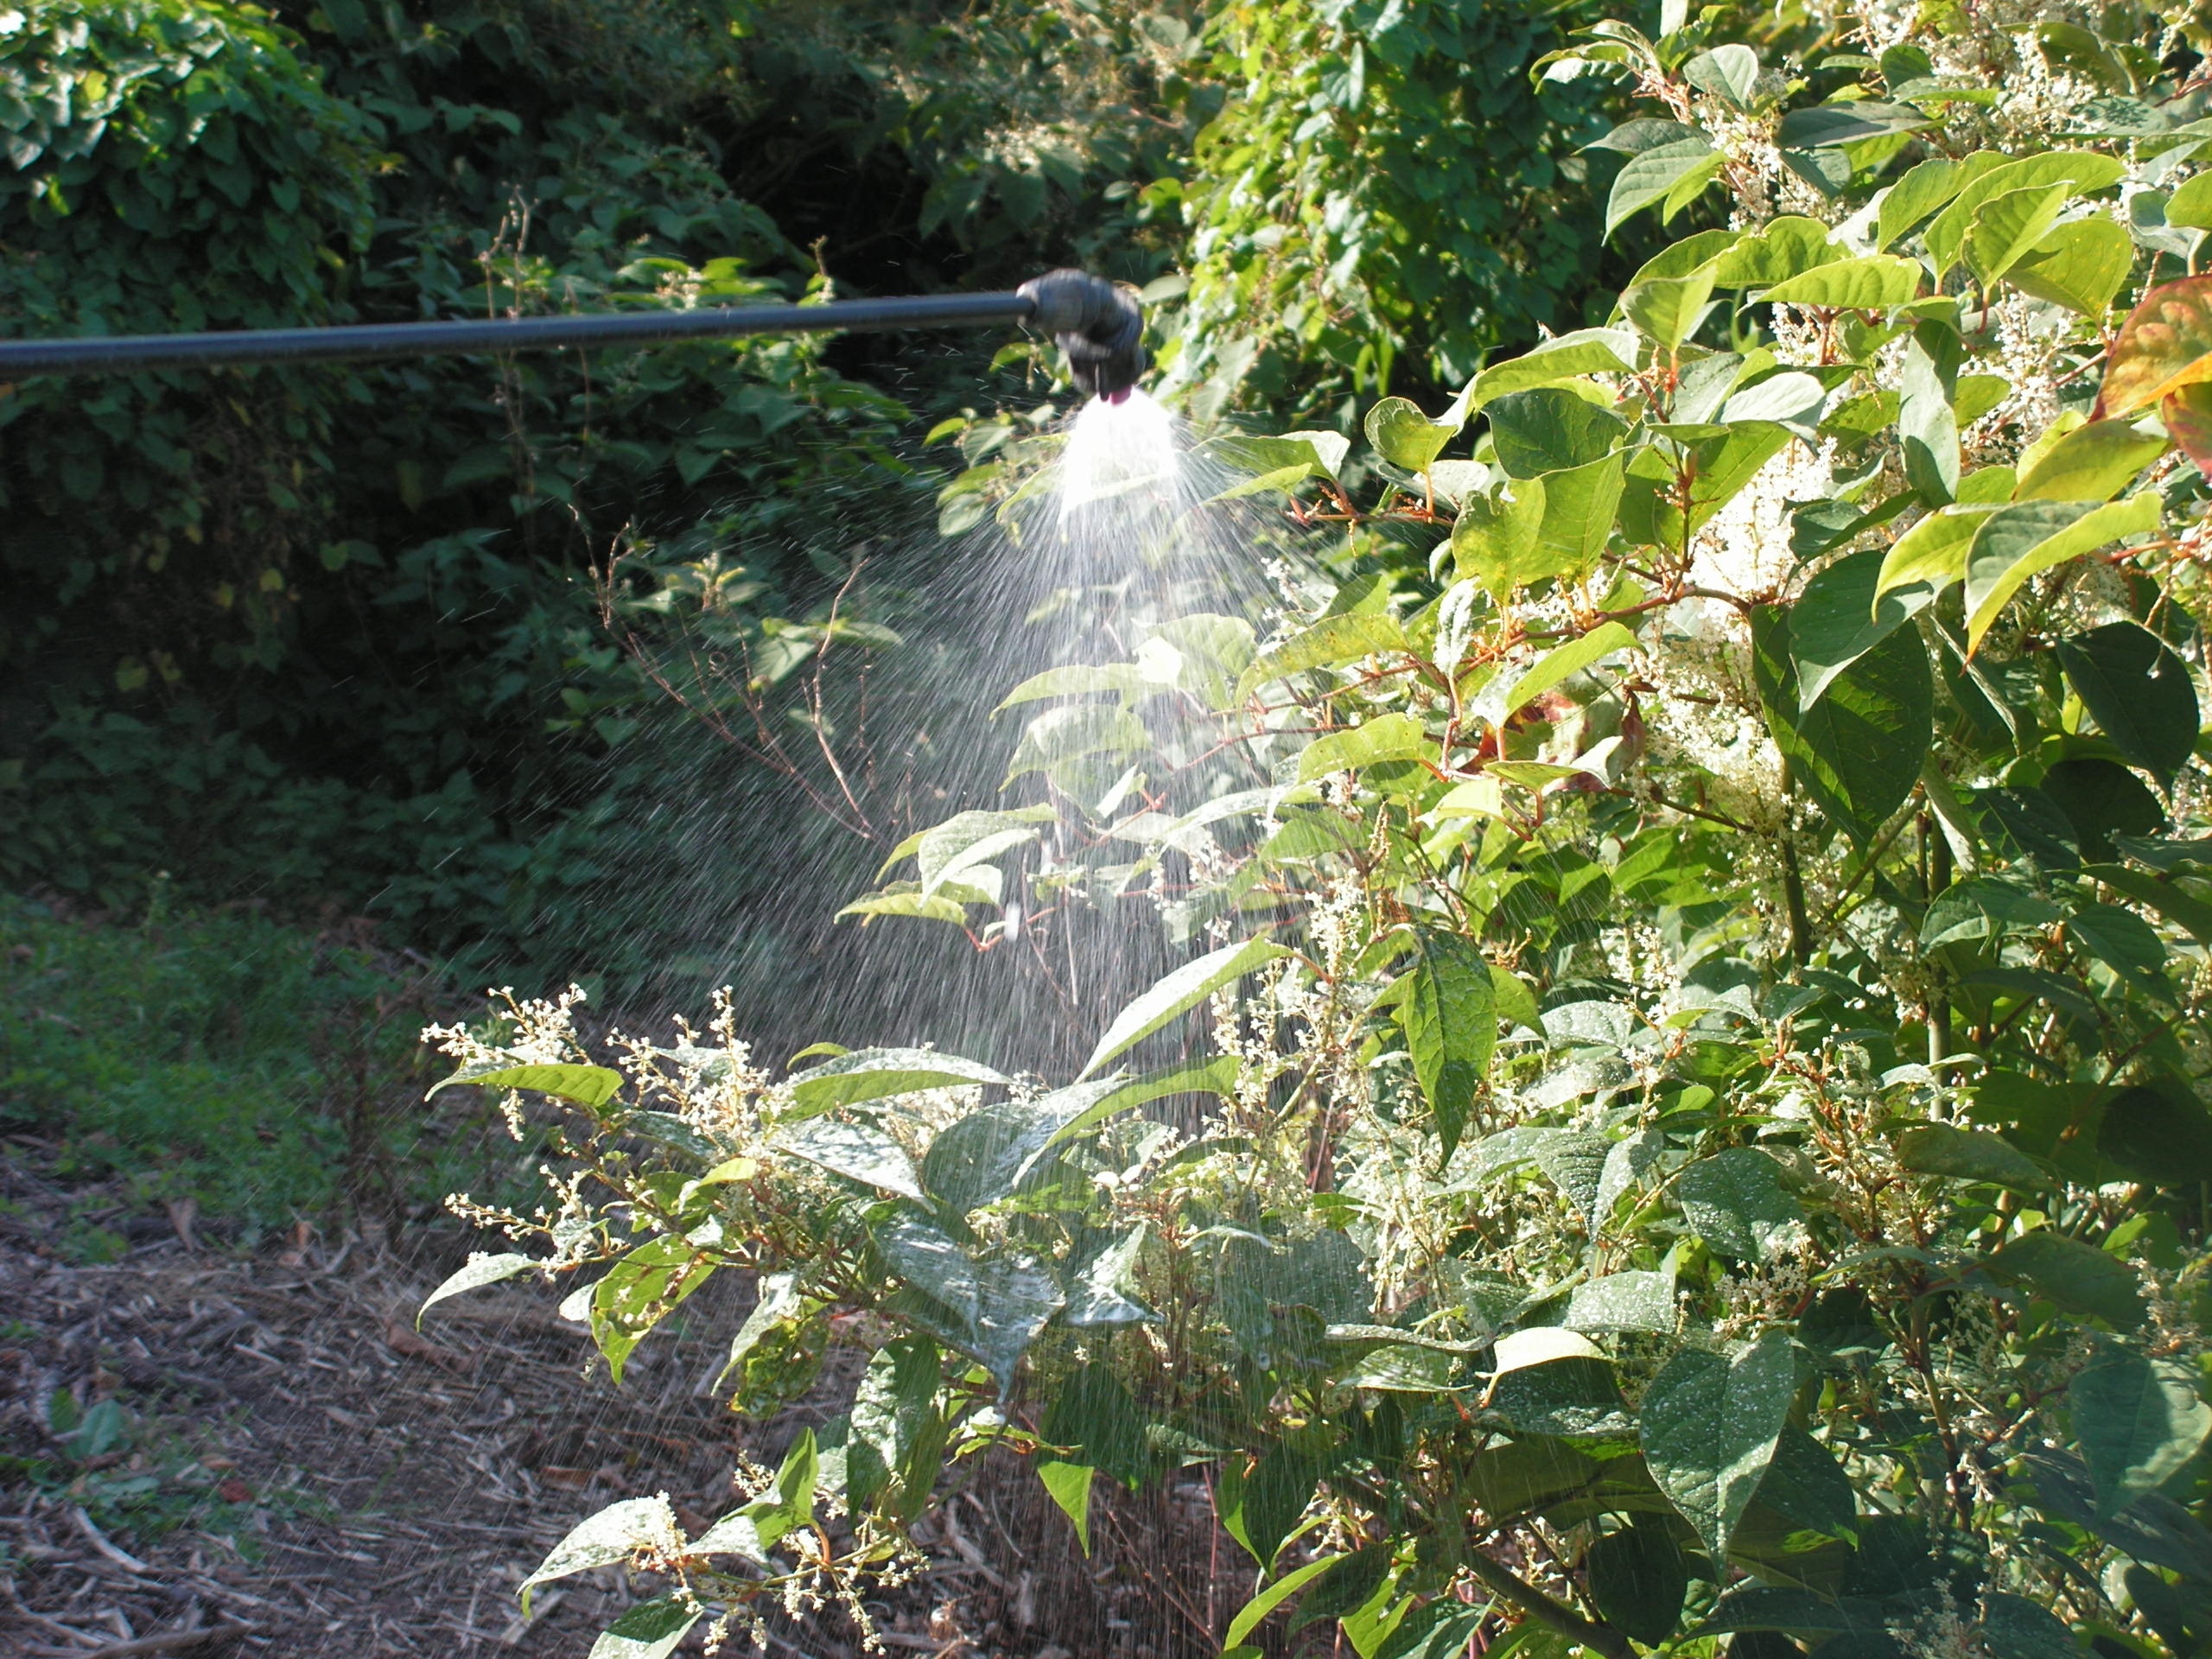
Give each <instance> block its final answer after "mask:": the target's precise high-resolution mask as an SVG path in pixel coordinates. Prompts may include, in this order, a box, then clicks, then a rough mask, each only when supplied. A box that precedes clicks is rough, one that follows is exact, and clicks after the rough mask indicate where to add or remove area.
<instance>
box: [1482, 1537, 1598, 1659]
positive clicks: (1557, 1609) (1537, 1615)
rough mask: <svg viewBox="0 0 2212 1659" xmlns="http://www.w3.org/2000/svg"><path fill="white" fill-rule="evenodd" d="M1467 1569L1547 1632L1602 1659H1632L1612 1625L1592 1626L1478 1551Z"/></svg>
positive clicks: (1577, 1614)
mask: <svg viewBox="0 0 2212 1659" xmlns="http://www.w3.org/2000/svg"><path fill="white" fill-rule="evenodd" d="M1467 1566H1468V1567H1469V1568H1470V1569H1471V1571H1472V1572H1473V1573H1474V1575H1475V1576H1476V1577H1477V1578H1478V1579H1480V1580H1482V1581H1483V1582H1484V1584H1486V1585H1488V1586H1490V1587H1491V1589H1493V1590H1495V1591H1497V1593H1498V1594H1499V1595H1501V1596H1503V1597H1504V1598H1505V1599H1507V1600H1508V1601H1510V1602H1511V1603H1512V1604H1513V1605H1515V1606H1516V1607H1518V1608H1519V1609H1520V1610H1521V1611H1522V1612H1524V1613H1526V1614H1528V1615H1529V1618H1533V1619H1535V1621H1536V1622H1537V1623H1538V1624H1541V1625H1542V1626H1543V1627H1544V1628H1545V1629H1546V1630H1550V1631H1552V1632H1554V1634H1556V1635H1559V1636H1563V1637H1566V1638H1567V1640H1568V1641H1570V1642H1575V1643H1580V1644H1581V1645H1582V1646H1584V1647H1586V1648H1592V1649H1596V1650H1597V1651H1598V1652H1599V1653H1601V1654H1603V1655H1604V1656H1605V1659H1635V1655H1636V1649H1635V1647H1634V1646H1633V1645H1632V1644H1631V1643H1630V1641H1629V1639H1628V1638H1627V1637H1624V1636H1623V1635H1622V1634H1621V1633H1620V1632H1619V1631H1618V1630H1615V1629H1614V1628H1613V1627H1612V1626H1611V1625H1610V1624H1592V1622H1591V1621H1590V1620H1588V1619H1586V1618H1583V1617H1582V1615H1581V1614H1580V1613H1578V1612H1576V1611H1573V1609H1572V1608H1569V1607H1563V1606H1561V1605H1560V1604H1559V1603H1558V1602H1556V1601H1554V1600H1553V1599H1551V1598H1550V1597H1549V1596H1548V1595H1546V1594H1545V1593H1544V1592H1542V1591H1541V1590H1539V1589H1537V1588H1536V1587H1535V1586H1534V1585H1532V1584H1526V1583H1523V1582H1522V1580H1521V1579H1520V1578H1519V1577H1518V1576H1517V1575H1516V1574H1515V1573H1510V1572H1509V1571H1508V1570H1507V1569H1505V1568H1504V1567H1500V1566H1499V1565H1498V1564H1497V1562H1496V1561H1493V1560H1491V1558H1490V1557H1489V1556H1487V1555H1485V1554H1483V1553H1482V1551H1481V1550H1479V1549H1477V1550H1472V1551H1471V1552H1469V1554H1468V1556H1467Z"/></svg>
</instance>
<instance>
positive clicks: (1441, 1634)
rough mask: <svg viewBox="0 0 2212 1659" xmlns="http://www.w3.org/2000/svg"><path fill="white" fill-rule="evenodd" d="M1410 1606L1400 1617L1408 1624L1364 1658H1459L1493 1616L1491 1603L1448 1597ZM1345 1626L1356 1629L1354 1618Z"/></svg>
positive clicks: (1401, 1611) (1400, 1626)
mask: <svg viewBox="0 0 2212 1659" xmlns="http://www.w3.org/2000/svg"><path fill="white" fill-rule="evenodd" d="M1410 1605H1411V1600H1410V1598H1408V1601H1407V1602H1405V1603H1402V1604H1401V1608H1400V1612H1399V1617H1400V1618H1402V1619H1403V1620H1404V1623H1402V1624H1399V1625H1398V1626H1397V1628H1396V1630H1395V1633H1394V1634H1392V1635H1390V1636H1389V1637H1387V1639H1385V1640H1384V1641H1383V1643H1382V1644H1381V1645H1380V1646H1378V1647H1377V1648H1376V1649H1375V1651H1374V1652H1373V1653H1372V1654H1371V1655H1369V1654H1363V1655H1361V1659H1458V1656H1459V1655H1461V1654H1464V1653H1465V1651H1466V1650H1467V1647H1468V1644H1469V1643H1471V1642H1472V1641H1473V1640H1474V1639H1475V1633H1476V1632H1477V1631H1478V1630H1480V1629H1481V1628H1482V1624H1483V1621H1484V1619H1486V1618H1489V1617H1490V1607H1489V1605H1488V1604H1487V1603H1484V1602H1476V1603H1474V1604H1472V1605H1470V1604H1468V1603H1466V1602H1464V1601H1459V1600H1456V1599H1452V1598H1451V1597H1448V1596H1446V1597H1441V1598H1440V1599H1437V1600H1434V1601H1432V1602H1429V1603H1427V1605H1424V1606H1421V1607H1414V1608H1412V1611H1409V1612H1408V1611H1404V1609H1405V1608H1406V1607H1408V1606H1410ZM1344 1624H1345V1629H1346V1630H1347V1631H1349V1630H1351V1629H1353V1628H1354V1626H1353V1623H1352V1621H1351V1620H1350V1619H1347V1620H1345V1621H1344ZM1516 1651H1529V1649H1516ZM1535 1651H1544V1650H1543V1649H1535Z"/></svg>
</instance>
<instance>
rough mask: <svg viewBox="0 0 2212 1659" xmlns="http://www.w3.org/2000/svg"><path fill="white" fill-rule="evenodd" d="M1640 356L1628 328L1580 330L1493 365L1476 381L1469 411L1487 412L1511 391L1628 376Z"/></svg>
mask: <svg viewBox="0 0 2212 1659" xmlns="http://www.w3.org/2000/svg"><path fill="white" fill-rule="evenodd" d="M1636 359H1637V340H1636V336H1635V335H1634V334H1631V333H1630V332H1629V331H1628V330H1627V329H1625V328H1578V329H1576V330H1575V331H1574V332H1573V334H1560V335H1559V336H1558V337H1557V338H1556V339H1553V340H1546V341H1544V343H1543V344H1542V345H1541V346H1537V347H1536V348H1535V350H1533V351H1529V352H1524V353H1522V354H1521V355H1520V356H1519V357H1515V358H1508V359H1506V360H1505V361H1504V362H1503V363H1493V364H1491V365H1490V367H1488V368H1486V369H1484V371H1483V372H1481V373H1480V374H1478V375H1477V376H1476V377H1475V380H1474V385H1473V387H1472V389H1471V396H1470V397H1469V399H1468V404H1469V407H1470V408H1472V409H1483V408H1486V407H1488V406H1489V404H1491V403H1492V402H1494V401H1496V400H1497V398H1500V397H1503V396H1505V394H1506V393H1508V392H1510V391H1523V390H1525V389H1527V388H1528V387H1530V386H1551V385H1558V384H1559V383H1560V381H1562V380H1572V379H1575V378H1579V377H1580V376H1582V375H1586V374H1626V373H1629V372H1631V371H1632V370H1634V369H1635V367H1636Z"/></svg>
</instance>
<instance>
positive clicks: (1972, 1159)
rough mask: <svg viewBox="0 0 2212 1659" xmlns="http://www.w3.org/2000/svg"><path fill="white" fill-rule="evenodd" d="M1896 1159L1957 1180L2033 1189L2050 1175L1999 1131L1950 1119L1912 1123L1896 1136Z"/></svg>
mask: <svg viewBox="0 0 2212 1659" xmlns="http://www.w3.org/2000/svg"><path fill="white" fill-rule="evenodd" d="M1897 1161H1898V1162H1899V1163H1900V1164H1902V1165H1904V1166H1905V1167H1906V1168H1907V1169H1914V1170H1918V1171H1919V1172H1920V1173H1922V1174H1923V1175H1942V1176H1947V1177H1948V1178H1949V1179H1953V1180H1958V1181H1990V1182H1993V1183H1995V1184H1996V1185H1999V1186H2010V1187H2017V1188H2018V1189H2020V1190H2021V1191H2023V1192H2035V1191H2037V1190H2038V1189H2040V1188H2043V1187H2046V1186H2049V1185H2050V1184H2051V1178H2050V1176H2048V1175H2046V1174H2045V1173H2044V1172H2043V1171H2042V1169H2040V1168H2039V1167H2037V1164H2036V1161H2035V1160H2034V1159H2032V1158H2031V1157H2029V1156H2028V1155H2027V1154H2025V1153H2024V1152H2022V1151H2021V1150H2020V1149H2019V1148H2018V1147H2015V1146H2014V1145H2013V1144H2012V1142H2011V1141H2007V1140H2006V1139H2005V1137H2004V1136H2003V1135H1992V1134H1990V1133H1989V1132H1988V1131H1987V1130H1986V1129H1962V1128H1958V1127H1957V1126H1956V1125H1955V1124H1950V1123H1915V1124H1913V1125H1912V1126H1911V1127H1910V1128H1907V1129H1906V1130H1905V1131H1904V1133H1903V1134H1902V1135H1899V1136H1898V1137H1897Z"/></svg>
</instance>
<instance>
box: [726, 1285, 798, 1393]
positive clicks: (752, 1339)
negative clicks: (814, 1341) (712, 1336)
mask: <svg viewBox="0 0 2212 1659" xmlns="http://www.w3.org/2000/svg"><path fill="white" fill-rule="evenodd" d="M759 1289H760V1295H759V1300H756V1301H755V1302H754V1303H753V1311H752V1312H751V1313H748V1314H747V1315H746V1316H745V1323H744V1324H743V1325H740V1326H739V1327H738V1332H737V1334H736V1335H735V1336H734V1337H733V1338H730V1344H729V1358H728V1362H727V1363H724V1365H723V1366H722V1369H721V1372H720V1373H719V1374H718V1375H717V1376H715V1381H714V1386H715V1388H717V1389H719V1388H720V1387H721V1385H722V1384H723V1383H726V1382H727V1381H728V1380H729V1374H730V1373H731V1372H732V1371H734V1370H737V1368H738V1367H739V1366H740V1365H741V1364H743V1363H744V1362H745V1357H746V1356H747V1354H749V1353H751V1352H752V1351H753V1349H755V1348H757V1347H759V1346H760V1342H761V1339H762V1338H765V1337H766V1335H767V1334H768V1333H769V1332H771V1331H772V1330H774V1329H775V1328H776V1327H777V1326H778V1325H783V1324H785V1323H786V1322H787V1321H789V1320H791V1319H793V1318H794V1317H795V1316H799V1315H803V1314H804V1313H806V1311H807V1310H808V1308H809V1307H810V1306H812V1304H810V1302H809V1301H808V1300H807V1298H806V1297H804V1295H802V1294H800V1293H799V1288H798V1274H795V1273H764V1274H761V1275H760V1287H759Z"/></svg>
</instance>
